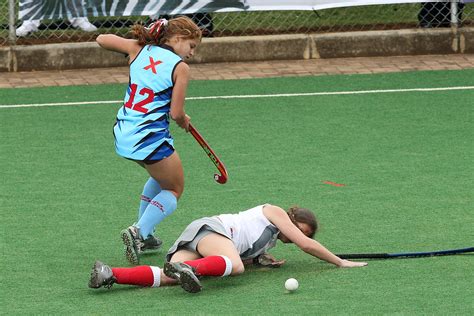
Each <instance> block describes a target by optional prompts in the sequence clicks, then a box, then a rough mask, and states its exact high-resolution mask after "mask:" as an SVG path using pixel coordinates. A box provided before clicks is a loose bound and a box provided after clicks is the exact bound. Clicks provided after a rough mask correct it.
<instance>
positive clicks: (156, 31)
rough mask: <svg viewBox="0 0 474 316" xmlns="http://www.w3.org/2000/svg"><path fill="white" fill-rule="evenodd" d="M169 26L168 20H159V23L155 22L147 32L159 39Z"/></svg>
mask: <svg viewBox="0 0 474 316" xmlns="http://www.w3.org/2000/svg"><path fill="white" fill-rule="evenodd" d="M166 26H168V20H167V19H159V20H158V21H155V22H153V23H151V24H150V25H149V26H148V27H147V28H146V30H147V31H148V34H150V35H151V36H153V37H154V38H158V37H159V36H160V34H161V32H163V30H164V29H165V27H166Z"/></svg>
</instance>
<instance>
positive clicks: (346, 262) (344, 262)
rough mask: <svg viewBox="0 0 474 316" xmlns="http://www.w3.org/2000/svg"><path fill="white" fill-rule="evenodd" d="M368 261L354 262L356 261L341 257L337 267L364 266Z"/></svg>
mask: <svg viewBox="0 0 474 316" xmlns="http://www.w3.org/2000/svg"><path fill="white" fill-rule="evenodd" d="M367 264H368V263H367V262H356V261H349V260H345V259H342V260H341V264H340V265H339V268H355V267H364V266H366V265H367Z"/></svg>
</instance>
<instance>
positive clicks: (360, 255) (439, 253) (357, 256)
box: [336, 247, 474, 259]
mask: <svg viewBox="0 0 474 316" xmlns="http://www.w3.org/2000/svg"><path fill="white" fill-rule="evenodd" d="M468 252H474V247H469V248H461V249H451V250H440V251H427V252H399V253H344V254H339V255H338V254H336V256H338V257H339V258H341V259H396V258H421V257H434V256H451V255H458V254H461V253H468Z"/></svg>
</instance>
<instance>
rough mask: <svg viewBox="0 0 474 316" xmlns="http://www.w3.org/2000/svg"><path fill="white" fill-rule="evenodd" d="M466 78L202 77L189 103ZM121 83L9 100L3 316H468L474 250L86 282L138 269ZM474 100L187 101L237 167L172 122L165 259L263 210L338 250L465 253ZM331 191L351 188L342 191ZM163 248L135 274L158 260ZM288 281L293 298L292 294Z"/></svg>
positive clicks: (2, 147)
mask: <svg viewBox="0 0 474 316" xmlns="http://www.w3.org/2000/svg"><path fill="white" fill-rule="evenodd" d="M473 78H474V70H464V71H432V72H407V73H397V74H379V75H352V76H324V77H298V78H272V79H255V80H240V81H192V82H191V83H190V87H189V93H188V95H189V97H196V96H215V95H241V94H246V95H248V94H275V93H303V92H327V91H354V90H373V89H404V88H427V87H448V86H473V85H474V79H473ZM124 88H125V85H99V86H76V87H52V88H29V89H0V96H1V99H0V103H1V104H0V121H1V124H0V135H1V137H2V140H1V142H0V161H1V178H2V181H1V184H0V197H1V204H0V211H1V217H2V221H1V225H2V239H1V245H2V256H1V266H2V274H1V279H0V281H1V282H0V283H1V290H0V293H1V294H0V296H1V297H2V312H5V313H6V314H22V315H25V314H81V315H82V314H94V315H104V314H110V315H112V314H113V315H115V314H123V315H124V314H136V313H140V314H152V313H153V314H156V313H158V314H176V315H183V314H184V315H186V314H202V315H208V314H213V315H237V314H252V315H254V314H262V315H271V314H272V315H274V314H285V313H291V314H298V315H299V314H308V315H309V314H311V315H315V314H320V315H330V314H361V315H368V314H402V315H403V314H410V315H411V314H439V315H454V314H456V315H468V314H472V313H473V312H474V305H473V303H472V297H473V296H474V295H473V294H474V288H473V287H472V280H473V276H474V272H473V271H474V269H473V267H474V256H473V255H461V256H449V257H434V258H425V259H399V260H378V261H377V260H372V261H370V263H369V266H368V267H365V268H358V269H337V268H335V267H333V266H331V265H329V264H327V263H324V262H321V261H319V260H318V259H315V258H313V257H311V256H309V255H307V254H305V253H303V252H301V251H300V250H299V249H297V248H296V247H295V246H292V245H282V244H278V245H277V247H276V248H275V249H274V250H273V251H272V253H273V254H274V255H275V256H276V257H277V258H285V259H287V263H286V264H285V265H284V266H283V267H282V268H280V269H273V270H268V269H257V268H254V267H251V268H249V269H248V271H247V272H246V273H245V274H244V275H242V276H239V277H229V278H214V279H205V280H203V285H204V289H203V291H202V292H201V293H200V294H197V295H191V294H189V293H186V292H184V291H183V290H182V289H181V288H179V287H169V288H158V289H150V288H135V287H128V286H121V285H114V287H113V288H112V289H111V290H105V289H100V290H91V289H89V288H87V282H88V277H89V271H90V268H91V267H92V264H93V262H94V260H96V259H100V260H102V261H104V262H105V263H108V264H110V265H112V266H128V264H127V262H126V260H125V259H124V257H123V252H122V244H121V241H120V238H119V232H120V230H121V229H123V228H124V227H126V226H128V225H130V224H131V223H133V222H134V221H135V219H136V218H135V217H136V214H137V207H138V199H139V195H140V193H141V189H142V186H143V184H144V182H145V180H146V178H147V175H146V174H145V172H144V171H143V170H142V169H140V168H139V167H137V166H136V165H134V164H133V163H131V162H129V161H127V160H125V159H123V158H120V157H118V156H117V155H116V154H115V152H114V148H113V137H112V125H113V122H114V119H115V114H116V111H117V108H118V107H119V104H92V105H80V106H51V107H26V108H2V107H1V105H7V104H26V103H54V102H79V101H106V100H120V99H122V97H123V93H124ZM473 99H474V90H457V91H437V92H397V93H379V94H358V95H332V96H330V95H326V96H297V97H280V98H277V97H266V98H248V99H235V98H234V99H224V100H222V99H217V100H189V101H188V102H187V105H186V108H187V112H188V114H189V115H190V116H191V117H192V121H193V122H194V124H195V126H196V127H197V128H198V129H199V131H200V132H201V134H202V135H203V136H204V137H205V138H206V139H207V140H208V141H209V143H210V144H211V146H212V147H213V149H214V150H215V151H216V153H217V154H218V155H219V157H220V158H221V159H222V160H223V161H224V163H225V164H226V166H227V169H228V171H229V181H228V183H227V184H225V185H219V184H216V183H215V182H214V180H213V179H212V177H213V174H214V166H213V165H212V163H211V162H210V160H209V159H208V158H207V157H206V155H205V153H204V152H203V151H202V149H201V148H200V147H199V145H198V144H197V143H196V142H195V141H194V139H193V138H192V137H191V136H190V135H188V134H186V133H184V132H183V131H182V130H179V129H178V128H176V126H175V125H173V126H172V134H173V135H174V137H175V146H176V148H177V150H178V152H179V153H180V156H181V159H182V161H183V165H184V168H185V176H186V189H185V192H184V195H183V197H182V198H181V200H180V202H179V205H178V209H177V211H176V212H175V213H174V214H173V215H172V216H171V217H169V218H167V219H166V220H165V221H164V222H163V223H162V224H161V225H160V226H159V227H158V229H157V234H158V235H159V236H160V237H161V238H162V239H164V248H165V249H167V248H168V247H169V246H170V245H171V244H172V242H173V241H174V239H175V238H176V237H177V236H178V235H179V233H180V232H181V230H182V229H183V228H184V227H185V226H186V225H187V224H188V223H189V222H191V221H192V220H193V219H196V218H199V217H202V216H208V215H215V214H219V213H224V212H238V211H241V210H245V209H247V208H250V207H253V206H255V205H257V204H261V203H266V202H268V203H273V204H276V205H280V206H282V207H289V206H291V205H294V204H298V205H300V206H303V207H307V208H310V209H312V210H314V212H315V214H316V215H317V216H318V218H319V220H320V222H321V225H322V228H321V231H320V232H319V233H318V234H317V235H316V239H317V240H318V241H320V242H321V243H323V244H324V245H325V246H327V247H328V248H329V249H330V250H332V251H334V252H336V253H343V252H345V253H347V252H403V251H430V250H442V249H450V248H461V247H469V246H473V245H472V242H473V240H474V238H473V237H474V233H473V229H472V227H474V215H473V212H472V210H473V192H474V191H473V172H472V171H473V170H472V169H473V168H472V166H473V161H474V159H473V158H474V155H473V148H474V147H473V130H474V129H473V124H472V123H473V122H472V115H473V101H472V100H473ZM325 181H330V182H333V183H338V184H344V186H333V185H329V184H325V183H324V182H325ZM163 259H164V252H162V253H160V254H157V255H148V256H145V257H144V258H143V260H142V263H143V264H151V265H160V266H161V265H162V264H163ZM290 277H294V278H297V279H298V280H299V282H300V288H299V289H298V290H297V291H296V292H295V293H292V294H288V293H286V292H285V290H284V287H283V284H284V281H285V280H286V279H287V278H290Z"/></svg>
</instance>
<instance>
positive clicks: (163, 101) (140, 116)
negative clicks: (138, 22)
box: [114, 45, 182, 162]
mask: <svg viewBox="0 0 474 316" xmlns="http://www.w3.org/2000/svg"><path fill="white" fill-rule="evenodd" d="M181 61H182V59H181V57H179V56H178V55H176V54H175V53H174V52H173V51H172V50H171V48H168V46H163V47H159V46H154V45H146V46H145V47H143V48H142V50H141V51H140V52H139V53H138V55H137V57H136V58H135V59H134V60H133V61H132V63H131V64H130V80H129V85H128V89H127V92H126V94H125V98H124V105H123V106H122V107H121V108H120V109H119V111H118V113H117V122H116V124H115V125H114V137H115V149H116V151H117V154H119V155H120V156H122V157H125V158H128V159H133V160H140V161H144V162H154V161H159V160H161V159H163V158H166V157H168V156H170V155H171V154H172V153H173V152H174V147H173V138H172V137H171V135H170V133H169V111H170V105H171V95H172V92H173V85H174V82H173V72H174V70H175V68H176V66H177V65H178V64H179V63H180V62H181Z"/></svg>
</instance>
